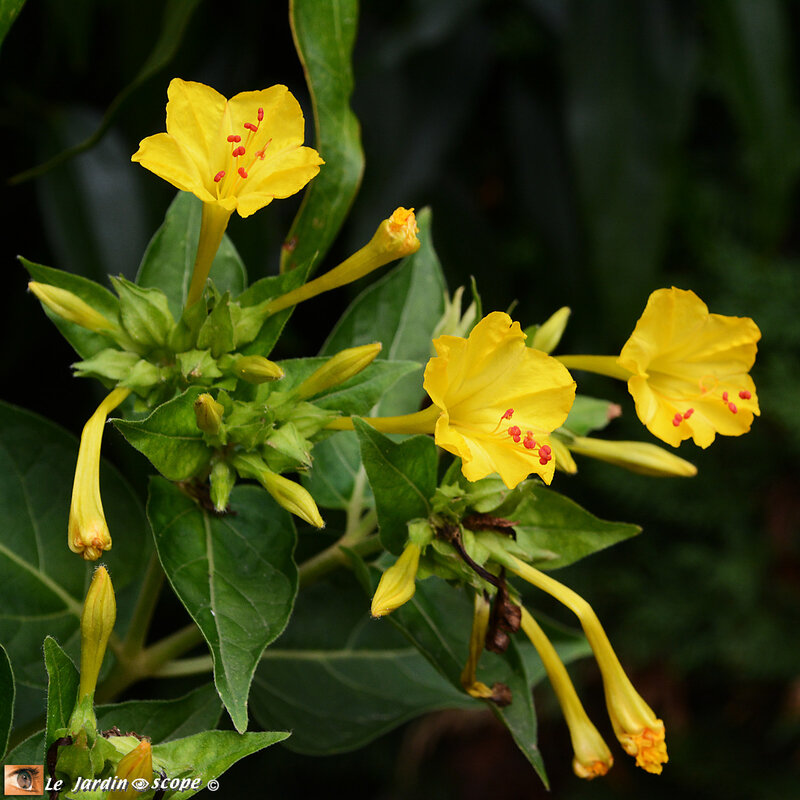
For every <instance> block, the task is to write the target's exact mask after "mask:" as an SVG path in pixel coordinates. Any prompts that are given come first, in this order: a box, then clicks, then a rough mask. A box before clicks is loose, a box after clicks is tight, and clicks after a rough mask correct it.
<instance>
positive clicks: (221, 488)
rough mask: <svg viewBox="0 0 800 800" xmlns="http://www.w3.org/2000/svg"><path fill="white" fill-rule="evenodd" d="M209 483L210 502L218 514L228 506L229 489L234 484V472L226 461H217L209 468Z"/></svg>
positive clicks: (223, 511)
mask: <svg viewBox="0 0 800 800" xmlns="http://www.w3.org/2000/svg"><path fill="white" fill-rule="evenodd" d="M209 483H210V484H211V502H212V503H213V504H214V510H215V511H216V512H217V513H218V514H224V513H225V509H226V508H227V507H228V500H229V499H230V496H231V491H232V490H233V487H234V485H235V484H236V473H235V472H234V471H233V470H232V469H231V467H230V465H229V464H228V462H227V461H217V462H216V463H215V464H214V466H213V467H212V468H211V475H210V477H209Z"/></svg>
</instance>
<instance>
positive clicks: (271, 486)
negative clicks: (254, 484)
mask: <svg viewBox="0 0 800 800" xmlns="http://www.w3.org/2000/svg"><path fill="white" fill-rule="evenodd" d="M233 466H234V467H235V468H236V469H237V470H238V471H239V474H240V475H242V476H244V477H246V478H254V479H255V480H257V481H258V482H259V483H260V484H261V485H262V486H263V487H264V488H265V489H266V490H267V491H268V492H269V493H270V495H272V499H273V500H275V502H276V503H278V505H280V506H282V507H283V508H285V509H286V510H287V511H288V512H289V513H291V514H295V515H296V516H298V517H300V519H302V520H305V521H306V522H307V523H308V524H309V525H313V526H314V527H315V528H324V527H325V521H324V520H323V519H322V515H321V514H320V513H319V509H318V508H317V504H316V503H315V502H314V498H313V497H312V496H311V494H310V493H309V492H308V491H307V490H306V489H304V488H303V487H302V486H301V485H300V484H299V483H295V482H294V481H290V480H289V479H288V478H284V477H283V475H278V473H277V472H273V471H272V470H271V469H269V467H267V465H266V464H265V463H264V462H263V461H262V460H261V459H260V458H259V457H258V456H256V455H253V454H252V453H248V454H245V455H239V456H236V457H235V458H234V459H233Z"/></svg>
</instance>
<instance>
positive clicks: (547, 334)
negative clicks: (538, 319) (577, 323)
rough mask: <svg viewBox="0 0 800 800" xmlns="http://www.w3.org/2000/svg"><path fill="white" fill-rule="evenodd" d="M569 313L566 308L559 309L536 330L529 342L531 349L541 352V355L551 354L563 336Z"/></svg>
mask: <svg viewBox="0 0 800 800" xmlns="http://www.w3.org/2000/svg"><path fill="white" fill-rule="evenodd" d="M571 313H572V312H571V311H570V309H569V307H568V306H563V307H562V308H559V309H558V311H556V313H555V314H553V315H552V316H551V317H550V318H549V319H548V320H547V322H545V323H543V324H542V325H540V326H539V327H538V328H537V329H536V333H534V334H533V337H532V339H531V342H530V345H531V347H534V348H536V349H537V350H541V351H542V352H543V353H552V352H553V350H555V349H556V347H558V343H559V342H560V341H561V337H562V336H563V335H564V329H565V328H566V327H567V322H569V315H570V314H571Z"/></svg>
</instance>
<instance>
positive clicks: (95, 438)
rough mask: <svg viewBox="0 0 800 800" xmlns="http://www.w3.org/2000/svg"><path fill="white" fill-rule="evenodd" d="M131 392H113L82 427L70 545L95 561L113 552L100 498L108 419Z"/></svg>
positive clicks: (70, 528)
mask: <svg viewBox="0 0 800 800" xmlns="http://www.w3.org/2000/svg"><path fill="white" fill-rule="evenodd" d="M130 393H131V390H130V389H114V391H113V392H111V393H110V394H109V395H108V397H106V399H105V400H103V402H102V403H100V405H99V406H98V407H97V411H95V412H94V414H92V416H91V417H90V418H89V421H88V422H87V423H86V425H85V426H84V428H83V433H82V434H81V444H80V448H79V450H78V462H77V464H76V465H75V479H74V481H73V484H72V502H71V503H70V509H69V526H68V535H67V544H68V545H69V549H70V550H72V552H73V553H79V554H80V555H82V556H83V557H84V558H85V559H86V560H87V561H96V560H97V559H98V558H100V554H101V553H102V552H103V551H104V550H110V549H111V534H110V533H109V531H108V524H107V523H106V518H105V515H104V514H103V502H102V500H101V498H100V447H101V445H102V441H103V427H104V426H105V422H106V416H107V415H108V414H109V412H111V411H113V409H115V408H116V407H117V406H118V405H119V404H120V403H121V402H122V401H123V400H124V399H125V398H126V397H127V396H128V395H129V394H130Z"/></svg>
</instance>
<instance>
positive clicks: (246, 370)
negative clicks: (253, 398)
mask: <svg viewBox="0 0 800 800" xmlns="http://www.w3.org/2000/svg"><path fill="white" fill-rule="evenodd" d="M233 371H234V373H235V374H236V375H237V376H238V377H240V378H242V379H243V380H246V381H247V382H248V383H266V382H267V381H277V380H280V379H281V378H282V377H283V375H284V372H283V370H282V369H281V368H280V367H279V366H278V365H277V364H276V363H275V362H274V361H270V360H269V359H268V358H264V356H241V357H240V358H238V359H237V360H236V364H235V365H234V367H233Z"/></svg>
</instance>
